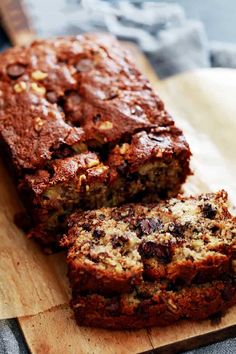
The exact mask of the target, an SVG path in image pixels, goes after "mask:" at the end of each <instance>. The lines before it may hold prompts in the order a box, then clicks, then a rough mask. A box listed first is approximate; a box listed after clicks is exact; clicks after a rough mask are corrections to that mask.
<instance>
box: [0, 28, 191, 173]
mask: <svg viewBox="0 0 236 354" xmlns="http://www.w3.org/2000/svg"><path fill="white" fill-rule="evenodd" d="M173 125H174V122H173V120H172V118H171V117H170V116H169V115H168V113H167V112H166V111H165V108H164V104H163V102H162V101H161V100H160V99H159V97H158V96H157V95H156V94H155V93H154V92H153V90H152V88H151V87H150V84H149V82H148V81H147V80H146V79H145V78H144V77H143V75H142V74H141V73H140V72H139V70H138V69H137V68H136V66H135V64H134V63H133V62H132V60H131V59H130V58H129V55H128V54H127V52H126V51H125V50H124V49H122V47H121V46H120V45H119V43H118V42H117V41H116V39H114V38H113V37H112V36H110V35H106V34H86V35H79V36H77V37H65V38H57V39H52V40H37V41H35V42H33V43H32V44H31V45H30V46H29V47H15V48H11V49H8V50H6V51H5V52H4V53H2V54H1V55H0V134H1V140H2V141H3V142H4V143H5V144H6V146H7V147H8V151H9V153H10V155H11V156H12V158H13V164H14V166H15V167H16V169H18V170H24V169H30V170H34V169H37V168H42V167H44V166H45V163H46V162H47V161H49V160H51V159H54V158H57V157H58V155H60V152H61V151H62V150H63V153H64V154H73V153H78V152H81V151H85V150H86V149H89V148H92V149H94V148H99V147H101V146H103V145H104V144H106V145H107V144H109V143H112V144H116V143H119V142H120V141H123V140H124V141H125V140H127V139H129V137H131V136H132V135H133V134H134V133H137V132H139V131H141V130H144V131H147V132H149V131H150V130H152V129H154V130H158V129H160V128H161V127H168V126H173ZM173 136H174V137H175V134H173ZM178 139H179V138H178ZM174 143H175V142H174V140H173V141H172V144H174ZM182 144H183V146H184V147H185V148H186V142H185V140H184V138H183V142H182ZM113 146H114V145H113ZM65 151H66V152H65ZM68 151H69V152H68Z"/></svg>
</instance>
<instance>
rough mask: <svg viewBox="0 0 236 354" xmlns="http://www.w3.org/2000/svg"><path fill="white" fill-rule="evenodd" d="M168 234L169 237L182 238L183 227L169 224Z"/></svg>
mask: <svg viewBox="0 0 236 354" xmlns="http://www.w3.org/2000/svg"><path fill="white" fill-rule="evenodd" d="M168 229H169V232H170V233H171V235H173V236H175V237H179V238H183V237H184V231H185V229H186V227H185V225H181V224H178V223H173V222H172V223H170V224H169V226H168Z"/></svg>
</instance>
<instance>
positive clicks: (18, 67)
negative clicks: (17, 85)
mask: <svg viewBox="0 0 236 354" xmlns="http://www.w3.org/2000/svg"><path fill="white" fill-rule="evenodd" d="M24 72H25V67H24V65H22V64H10V65H8V67H7V74H8V75H9V76H10V78H12V79H17V78H18V77H19V76H21V75H23V74H24Z"/></svg>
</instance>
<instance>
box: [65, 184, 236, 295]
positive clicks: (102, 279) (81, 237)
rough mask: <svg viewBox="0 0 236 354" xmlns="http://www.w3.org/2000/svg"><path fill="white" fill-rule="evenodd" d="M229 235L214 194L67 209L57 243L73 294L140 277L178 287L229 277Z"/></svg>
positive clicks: (127, 284) (219, 196) (226, 216)
mask: <svg viewBox="0 0 236 354" xmlns="http://www.w3.org/2000/svg"><path fill="white" fill-rule="evenodd" d="M235 240H236V219H235V218H234V217H232V215H231V214H230V213H229V211H228V209H227V194H226V192H224V191H220V192H218V193H215V194H214V193H209V194H202V195H199V196H198V197H189V198H185V197H181V196H179V197H178V198H172V199H170V200H168V201H165V202H161V203H159V204H146V205H145V204H140V203H137V204H128V205H123V206H121V207H119V208H102V209H100V210H93V211H87V212H84V213H82V212H77V213H74V214H73V215H72V216H71V217H70V219H69V232H68V236H66V237H64V239H63V241H62V244H63V246H66V247H68V248H69V249H68V257H67V262H68V267H69V273H68V274H69V278H70V283H71V287H72V289H73V292H76V293H83V292H87V293H93V292H95V293H100V294H102V295H110V294H116V293H123V292H132V290H133V287H134V286H135V285H138V284H141V283H142V282H143V280H144V279H149V280H150V281H162V280H168V281H169V282H171V283H172V284H176V285H185V284H191V283H196V284H200V283H206V282H208V281H212V280H214V279H218V278H220V277H221V276H222V275H223V274H229V273H231V274H233V258H234V247H235Z"/></svg>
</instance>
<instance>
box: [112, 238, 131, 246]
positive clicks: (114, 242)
mask: <svg viewBox="0 0 236 354" xmlns="http://www.w3.org/2000/svg"><path fill="white" fill-rule="evenodd" d="M128 240H129V239H128V237H127V236H126V235H121V236H118V235H115V236H113V237H112V240H111V243H112V246H113V248H118V247H122V246H124V244H125V243H127V242H128Z"/></svg>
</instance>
